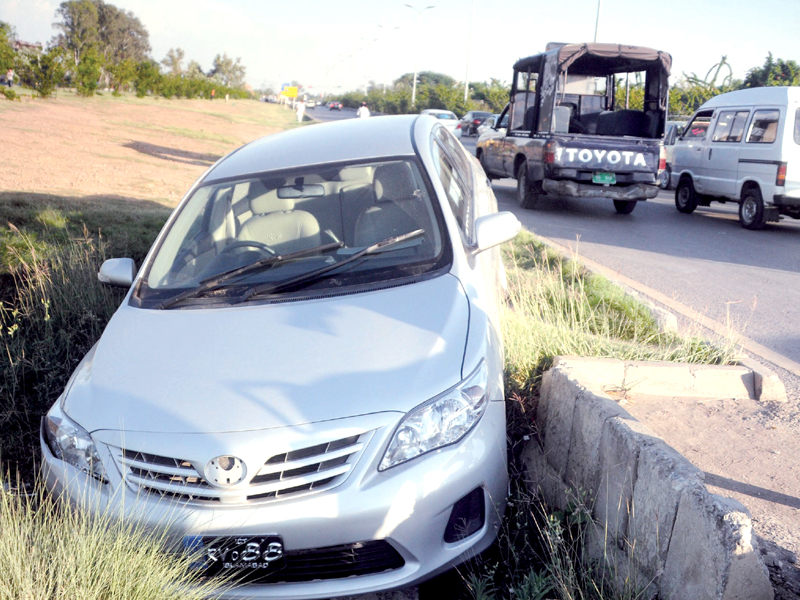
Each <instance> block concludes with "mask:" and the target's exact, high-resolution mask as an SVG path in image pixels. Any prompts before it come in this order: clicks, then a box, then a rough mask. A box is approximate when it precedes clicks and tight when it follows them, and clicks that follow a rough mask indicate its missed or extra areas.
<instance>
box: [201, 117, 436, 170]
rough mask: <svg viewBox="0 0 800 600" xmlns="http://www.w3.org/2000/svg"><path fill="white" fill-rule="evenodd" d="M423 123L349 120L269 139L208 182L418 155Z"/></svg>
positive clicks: (221, 166) (230, 160)
mask: <svg viewBox="0 0 800 600" xmlns="http://www.w3.org/2000/svg"><path fill="white" fill-rule="evenodd" d="M417 119H419V117H418V116H417V115H401V116H394V117H372V118H369V119H344V120H341V121H334V122H331V123H320V124H315V125H308V126H305V127H298V128H296V129H291V130H289V131H283V132H281V133H276V134H274V135H269V136H267V137H263V138H260V139H258V140H256V141H254V142H250V143H249V144H247V145H246V146H242V147H241V148H239V149H238V150H235V151H234V152H232V153H231V154H229V155H228V156H226V157H225V158H223V159H222V160H221V161H220V162H219V163H217V165H216V166H215V167H213V168H212V169H211V171H209V172H208V173H207V174H206V176H205V177H204V179H203V182H204V183H208V182H212V181H218V180H220V179H228V178H233V177H241V176H243V175H248V174H251V173H260V172H264V171H274V170H280V169H291V168H293V167H301V166H304V165H312V164H320V163H328V162H339V161H351V160H364V159H370V158H377V157H388V156H409V155H413V154H415V151H414V146H413V144H412V141H411V136H412V132H413V127H414V122H415V121H416V120H417ZM431 120H432V119H431Z"/></svg>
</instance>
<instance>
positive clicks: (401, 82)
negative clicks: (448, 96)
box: [394, 71, 456, 90]
mask: <svg viewBox="0 0 800 600" xmlns="http://www.w3.org/2000/svg"><path fill="white" fill-rule="evenodd" d="M413 84H414V74H413V73H406V74H405V75H402V76H400V77H399V78H398V79H395V81H394V85H395V86H399V87H405V86H408V88H409V89H411V87H412V86H413ZM439 84H442V85H445V86H448V87H452V86H454V85H455V84H456V80H455V79H453V78H452V77H450V76H449V75H445V74H444V73H436V72H435V71H420V72H419V73H417V90H419V88H420V87H422V86H429V85H439Z"/></svg>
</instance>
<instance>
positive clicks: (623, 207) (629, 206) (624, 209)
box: [614, 200, 636, 215]
mask: <svg viewBox="0 0 800 600" xmlns="http://www.w3.org/2000/svg"><path fill="white" fill-rule="evenodd" d="M614 208H616V209H617V212H618V213H619V214H621V215H629V214H631V213H632V212H633V209H634V208H636V200H614Z"/></svg>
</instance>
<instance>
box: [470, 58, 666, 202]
mask: <svg viewBox="0 0 800 600" xmlns="http://www.w3.org/2000/svg"><path fill="white" fill-rule="evenodd" d="M671 64H672V57H671V56H670V55H669V54H667V53H666V52H661V51H659V50H653V49H651V48H644V47H641V46H622V45H619V44H599V43H591V44H548V47H547V50H546V51H545V52H543V53H541V54H536V55H534V56H531V57H528V58H523V59H521V60H519V61H517V62H516V64H514V76H513V79H512V83H511V95H510V98H509V104H508V106H507V107H506V109H505V110H504V111H503V113H502V114H501V117H500V118H499V119H497V123H498V124H499V123H501V122H502V121H503V118H504V116H505V115H506V114H508V117H509V118H508V124H509V126H508V127H507V128H501V127H499V125H495V126H494V127H493V128H492V130H490V131H489V132H487V133H485V134H484V135H483V136H481V138H480V139H479V140H478V144H477V147H476V150H475V154H476V156H477V157H478V160H479V161H480V162H481V165H482V166H483V169H484V171H486V174H487V175H488V176H489V178H490V179H491V178H499V177H514V178H516V180H517V201H518V202H519V204H520V206H522V207H523V208H533V207H534V206H535V205H536V204H537V203H538V201H539V200H540V199H541V198H542V197H543V196H546V195H552V196H567V197H572V198H608V199H611V200H613V201H614V207H615V209H616V210H617V212H619V213H622V214H629V213H631V212H632V211H633V209H634V208H636V203H637V202H638V201H640V200H646V199H648V198H654V197H655V196H656V195H657V194H658V175H659V170H660V169H664V167H665V164H664V163H665V160H664V156H663V152H662V149H661V145H660V139H661V137H662V136H663V134H664V124H665V122H666V114H667V95H668V86H669V83H668V82H669V72H670V66H671ZM631 81H633V82H634V83H639V82H641V83H643V84H644V86H643V91H644V97H643V99H642V100H643V101H642V104H643V107H642V109H641V110H632V109H629V108H627V106H628V105H629V99H630V92H631V86H630V83H631ZM618 97H619V98H618ZM621 98H624V101H622V100H621ZM623 102H624V105H623V106H618V104H623Z"/></svg>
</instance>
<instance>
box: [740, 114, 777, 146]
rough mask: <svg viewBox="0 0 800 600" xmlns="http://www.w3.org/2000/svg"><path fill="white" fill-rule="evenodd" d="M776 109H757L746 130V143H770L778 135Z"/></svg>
mask: <svg viewBox="0 0 800 600" xmlns="http://www.w3.org/2000/svg"><path fill="white" fill-rule="evenodd" d="M780 116H781V113H780V111H778V110H757V111H756V112H755V114H754V115H753V122H752V123H750V130H749V131H748V132H747V143H748V144H771V143H772V142H774V141H775V138H776V137H778V119H779V118H780Z"/></svg>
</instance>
